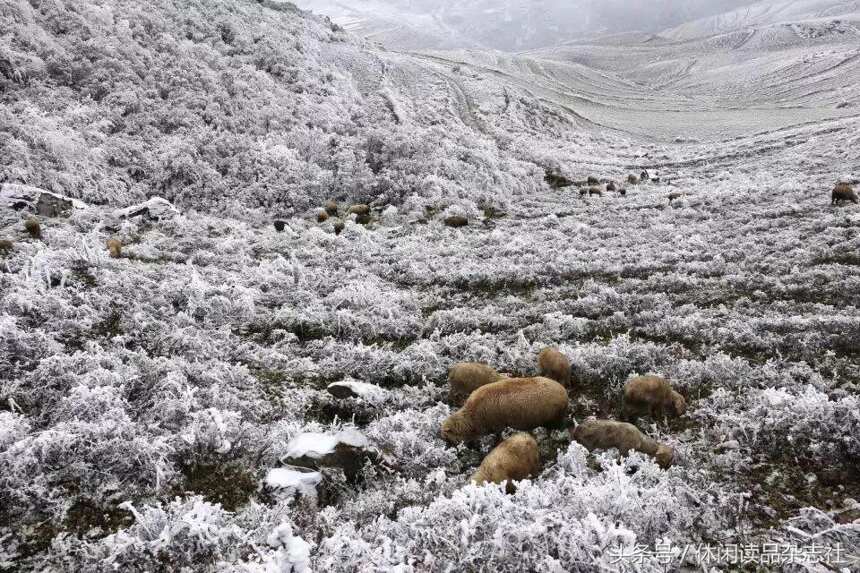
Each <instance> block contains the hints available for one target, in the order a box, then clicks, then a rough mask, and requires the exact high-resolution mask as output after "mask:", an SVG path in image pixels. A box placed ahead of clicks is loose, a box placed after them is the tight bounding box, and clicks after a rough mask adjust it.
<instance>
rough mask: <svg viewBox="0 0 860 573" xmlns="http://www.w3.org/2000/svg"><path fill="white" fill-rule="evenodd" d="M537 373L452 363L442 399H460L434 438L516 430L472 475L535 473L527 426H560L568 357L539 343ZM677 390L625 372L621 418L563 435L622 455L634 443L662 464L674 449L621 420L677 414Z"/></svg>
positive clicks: (495, 477)
mask: <svg viewBox="0 0 860 573" xmlns="http://www.w3.org/2000/svg"><path fill="white" fill-rule="evenodd" d="M537 362H538V374H539V375H538V376H536V377H532V378H512V377H509V376H508V375H506V374H501V373H499V372H497V371H496V370H495V369H494V368H492V367H490V366H488V365H486V364H480V363H476V362H464V363H459V364H455V365H454V366H452V367H451V369H450V370H449V372H448V386H449V400H450V401H451V403H452V404H454V405H461V404H462V406H461V407H460V409H459V410H457V411H456V412H454V413H453V414H451V415H450V416H448V418H447V419H445V421H444V422H443V423H442V429H441V435H442V438H443V439H444V440H445V441H446V442H448V443H450V444H459V443H462V442H471V441H473V440H476V439H478V438H480V437H481V436H485V435H490V434H498V433H500V432H502V431H503V430H505V429H507V428H513V429H515V430H521V431H522V432H521V433H517V434H514V435H513V436H511V437H509V438H508V439H506V440H504V441H502V442H501V443H500V444H499V445H497V446H496V447H495V448H494V449H493V450H492V451H491V452H490V453H489V454H488V455H487V456H486V457H485V458H484V460H483V462H482V463H481V465H480V467H479V468H478V471H477V472H476V473H475V474H474V475H473V476H472V478H471V479H472V481H473V482H475V483H477V484H478V485H481V484H485V483H497V484H501V483H506V488H507V490H508V491H509V492H512V491H513V482H514V481H519V480H523V479H527V478H529V477H531V476H534V475H536V474H537V473H538V470H539V464H540V459H539V457H540V456H539V453H538V444H537V441H536V440H535V438H534V437H533V436H532V435H531V434H528V433H525V432H528V431H530V430H534V429H536V428H540V427H544V428H548V429H563V428H564V425H565V422H566V421H567V410H568V390H569V389H570V387H571V374H570V372H571V368H570V361H569V360H568V358H567V357H566V356H565V355H564V354H562V353H561V352H559V351H558V350H556V349H552V348H547V349H544V350H542V351H541V352H540V354H539V355H538V361H537ZM686 410H687V403H686V401H685V400H684V397H683V396H681V394H679V393H678V392H676V391H675V390H673V389H672V386H671V385H670V384H669V382H668V381H667V380H666V379H664V378H661V377H659V376H639V377H635V378H632V379H631V380H629V381H628V382H627V384H626V385H625V387H624V396H623V407H622V417H623V418H624V419H625V420H628V422H617V421H614V420H596V419H592V418H590V419H588V420H586V421H584V422H583V423H581V424H578V425H576V426H574V427H572V428H569V430H568V431H569V433H570V437H571V438H572V439H573V440H575V441H577V442H579V443H580V444H582V445H583V446H585V447H586V448H587V449H588V450H595V449H609V448H617V449H618V451H619V452H620V453H621V454H622V455H627V454H628V453H629V452H630V451H631V450H636V451H638V452H642V453H644V454H647V455H650V456H652V457H653V458H654V459H655V460H656V462H657V464H658V465H660V467H662V468H664V469H665V468H668V467H670V466H671V465H672V461H673V458H674V452H673V450H672V448H671V447H669V446H666V445H664V444H660V443H658V442H656V441H655V440H653V439H651V438H649V437H648V436H645V435H644V434H642V432H640V431H639V429H638V428H637V427H636V426H634V425H633V424H631V423H629V421H632V420H635V419H636V418H637V417H639V416H641V415H645V414H648V415H650V416H651V417H652V418H653V419H655V420H659V419H663V418H664V417H665V416H683V415H684V413H685V412H686Z"/></svg>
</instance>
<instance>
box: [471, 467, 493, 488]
mask: <svg viewBox="0 0 860 573" xmlns="http://www.w3.org/2000/svg"><path fill="white" fill-rule="evenodd" d="M469 481H470V482H473V483H474V484H475V485H484V484H485V483H487V482H488V481H490V480H488V479H487V476H485V475H484V472H483V470H481V469H478V471H476V472H475V473H474V474H473V475H472V478H471V479H470V480H469Z"/></svg>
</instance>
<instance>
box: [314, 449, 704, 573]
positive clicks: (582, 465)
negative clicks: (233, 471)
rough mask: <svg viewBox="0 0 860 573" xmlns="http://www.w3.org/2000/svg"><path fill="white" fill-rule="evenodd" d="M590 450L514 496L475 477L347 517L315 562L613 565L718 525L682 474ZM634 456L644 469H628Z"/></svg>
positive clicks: (516, 567)
mask: <svg viewBox="0 0 860 573" xmlns="http://www.w3.org/2000/svg"><path fill="white" fill-rule="evenodd" d="M585 458H586V454H585V450H584V449H583V448H581V447H580V446H578V445H574V446H571V448H570V449H569V450H568V451H567V452H565V453H563V454H560V455H559V460H558V465H557V467H556V469H555V470H553V471H550V472H547V473H545V474H544V475H543V476H542V477H541V480H540V484H539V485H538V483H536V482H531V483H529V482H524V483H522V484H520V487H519V488H518V490H517V493H516V494H515V495H513V496H508V495H506V494H505V493H504V492H503V491H502V490H501V489H500V488H498V487H495V486H487V487H475V486H474V485H469V486H466V487H464V488H462V489H460V490H458V491H455V492H454V493H452V494H451V495H450V496H445V497H441V498H438V499H437V500H436V501H433V502H432V503H430V504H429V505H428V506H426V507H412V508H405V509H403V510H401V511H400V512H399V513H398V515H397V517H396V518H394V519H391V518H388V517H384V516H383V517H380V518H378V519H377V520H376V521H375V522H374V523H372V524H364V525H363V526H362V527H361V528H360V529H358V528H357V527H356V526H355V525H353V524H351V523H346V524H343V525H341V526H340V527H338V528H337V529H336V530H335V531H334V533H333V534H332V535H331V536H329V537H328V538H327V539H325V540H324V541H323V542H322V543H321V545H320V549H319V554H318V556H317V557H316V560H315V563H316V564H317V566H318V567H320V568H324V569H326V570H330V571H346V570H350V568H351V567H353V565H352V564H362V565H361V566H360V567H359V569H360V570H370V569H371V568H396V567H399V568H401V569H402V570H422V569H426V568H429V569H445V568H448V567H459V568H462V567H467V568H468V567H474V568H479V569H493V570H497V571H522V570H523V569H526V570H531V571H541V570H547V571H551V570H563V571H590V570H593V569H594V568H595V567H600V566H604V567H607V566H609V565H610V563H611V561H612V550H613V549H616V550H617V548H618V547H627V548H629V547H631V546H633V545H635V544H637V543H640V544H645V545H653V542H655V541H656V540H658V539H659V538H661V537H663V536H668V537H669V538H671V539H672V540H674V541H676V542H678V543H680V542H682V540H688V541H695V540H694V539H692V538H691V537H690V533H691V531H692V529H691V528H692V526H693V524H694V523H695V524H696V525H698V526H699V527H701V526H702V525H703V524H707V525H706V527H719V525H720V517H719V515H718V513H716V512H713V513H711V512H708V513H707V514H704V515H703V514H701V513H700V510H699V507H698V503H699V502H700V501H702V500H703V499H704V498H703V497H702V496H705V497H709V495H708V494H704V493H703V492H699V491H692V490H690V489H689V486H687V485H686V484H685V483H684V481H683V480H682V479H680V477H679V476H675V475H671V474H670V475H667V474H665V473H663V472H661V471H660V470H658V469H657V468H656V466H655V465H654V464H653V463H650V462H648V461H645V460H642V459H641V458H639V457H638V456H632V457H630V458H627V460H625V461H624V462H623V463H621V464H618V463H616V462H614V461H611V460H609V459H608V458H606V459H604V462H603V471H602V472H600V473H596V474H595V473H594V472H592V471H590V470H588V469H587V465H586V459H585ZM633 465H635V466H637V467H638V471H636V472H631V471H630V470H631V467H632V466H633ZM711 501H716V500H711ZM443 523H444V524H447V526H444V527H443V526H442V524H443ZM655 565H656V563H654V564H652V566H655Z"/></svg>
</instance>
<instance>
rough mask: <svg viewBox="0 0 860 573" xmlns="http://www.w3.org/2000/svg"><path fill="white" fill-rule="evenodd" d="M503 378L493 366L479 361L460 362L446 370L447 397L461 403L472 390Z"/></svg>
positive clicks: (453, 401)
mask: <svg viewBox="0 0 860 573" xmlns="http://www.w3.org/2000/svg"><path fill="white" fill-rule="evenodd" d="M501 378H505V376H503V375H502V374H499V373H498V372H497V371H496V369H495V368H493V367H491V366H487V365H486V364H481V363H480V362H460V363H459V364H455V365H453V366H452V367H451V368H450V369H449V370H448V399H449V400H450V401H451V403H453V404H462V403H463V402H464V401H465V400H466V398H468V397H469V396H470V395H471V394H472V392H474V391H475V390H477V389H478V388H480V387H481V386H486V385H487V384H492V383H493V382H498V381H499V380H500V379H501Z"/></svg>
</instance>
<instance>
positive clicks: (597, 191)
mask: <svg viewBox="0 0 860 573" xmlns="http://www.w3.org/2000/svg"><path fill="white" fill-rule="evenodd" d="M588 194H589V195H597V196H601V195H603V191H602V190H601V189H600V187H589V188H588Z"/></svg>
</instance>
